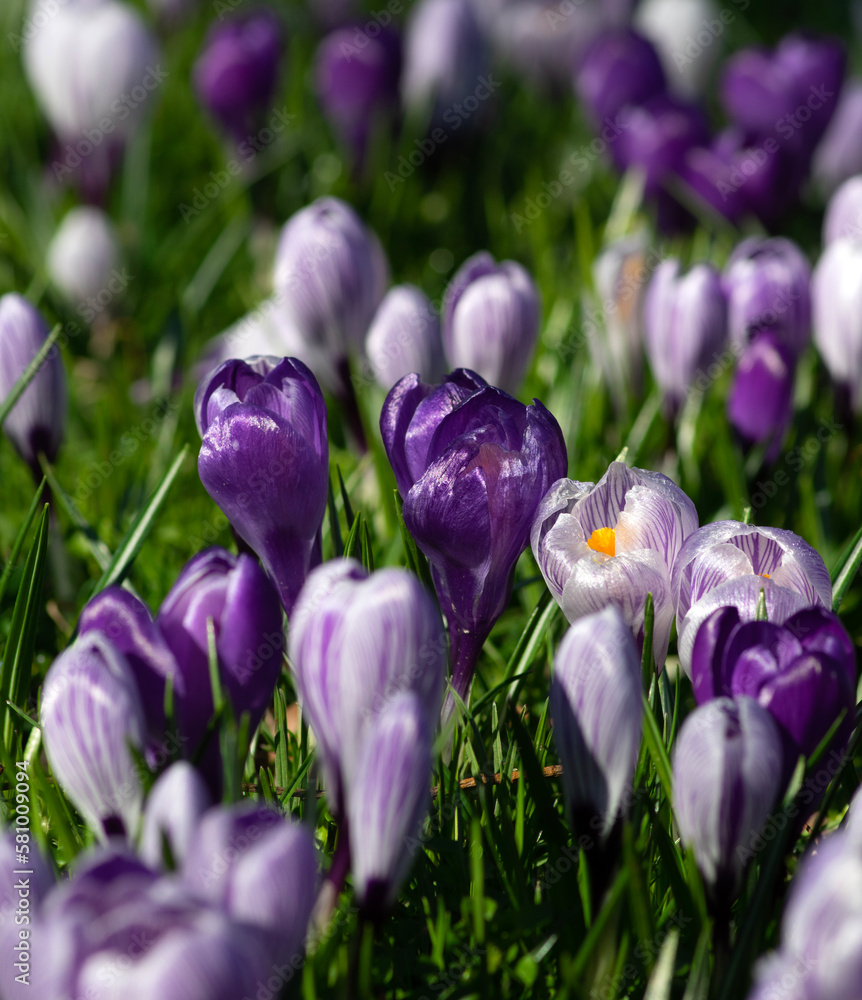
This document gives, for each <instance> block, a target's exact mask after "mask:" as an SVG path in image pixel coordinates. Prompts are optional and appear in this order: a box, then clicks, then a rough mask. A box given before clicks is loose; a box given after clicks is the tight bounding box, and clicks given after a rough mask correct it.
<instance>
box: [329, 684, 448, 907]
mask: <svg viewBox="0 0 862 1000" xmlns="http://www.w3.org/2000/svg"><path fill="white" fill-rule="evenodd" d="M431 735H432V730H431V727H430V726H429V724H428V720H427V713H426V711H425V709H424V706H423V705H422V703H421V701H420V699H419V698H418V697H417V695H415V694H413V693H408V694H403V695H400V696H399V697H398V698H396V699H395V700H394V701H393V702H392V703H391V704H390V705H389V707H388V708H387V709H386V710H385V711H384V712H383V714H382V715H381V716H380V718H379V719H378V720H377V722H376V723H375V724H374V725H373V726H372V727H370V728H369V729H368V731H367V732H366V735H365V738H364V739H363V742H362V745H361V748H360V751H359V760H358V767H357V769H356V774H355V776H354V778H353V780H352V782H351V784H350V786H349V788H348V793H347V812H348V822H349V826H350V837H351V840H350V844H351V856H352V866H353V884H354V889H355V892H356V897H357V901H358V902H359V905H360V907H362V908H363V909H364V910H365V911H366V913H367V914H368V915H369V916H373V917H377V916H381V915H382V914H383V913H385V911H386V910H387V909H388V908H389V907H390V906H391V905H392V904H393V903H394V901H395V897H396V896H397V894H398V890H399V888H400V887H401V883H402V882H403V881H404V879H405V877H406V876H407V873H408V871H409V869H410V864H411V862H412V859H413V854H414V850H413V849H411V845H412V844H413V842H414V841H415V840H417V839H418V838H419V835H420V832H421V826H422V821H423V818H424V817H425V815H426V813H427V811H428V801H429V796H428V784H429V779H430V775H431Z"/></svg>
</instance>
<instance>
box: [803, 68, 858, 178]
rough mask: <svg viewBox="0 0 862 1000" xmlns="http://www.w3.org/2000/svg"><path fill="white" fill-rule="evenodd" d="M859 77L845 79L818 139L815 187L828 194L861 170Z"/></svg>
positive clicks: (815, 159)
mask: <svg viewBox="0 0 862 1000" xmlns="http://www.w3.org/2000/svg"><path fill="white" fill-rule="evenodd" d="M860 133H862V79H859V78H858V77H856V78H854V79H852V80H848V81H847V82H846V83H845V84H844V86H843V87H842V89H841V96H840V97H839V99H838V107H837V108H836V109H835V114H834V115H833V117H832V120H831V121H830V122H829V127H828V128H827V129H826V132H825V133H824V135H823V138H822V139H821V140H820V144H819V145H818V147H817V149H816V151H815V153H814V163H813V165H812V174H813V176H814V180H815V181H816V182H817V185H818V187H819V188H820V189H821V190H822V191H824V192H825V193H826V194H831V193H832V192H834V191H835V190H836V188H838V186H839V185H841V184H843V183H844V182H845V181H847V180H849V179H850V178H851V177H854V176H855V175H856V174H858V173H862V141H860V138H859V137H860Z"/></svg>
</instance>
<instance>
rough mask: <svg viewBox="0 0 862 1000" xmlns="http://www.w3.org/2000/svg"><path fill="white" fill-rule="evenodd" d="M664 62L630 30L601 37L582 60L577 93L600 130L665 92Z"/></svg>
mask: <svg viewBox="0 0 862 1000" xmlns="http://www.w3.org/2000/svg"><path fill="white" fill-rule="evenodd" d="M665 87H666V83H665V76H664V70H663V69H662V66H661V60H660V59H659V57H658V54H657V53H656V50H655V48H654V47H653V45H652V43H651V42H648V41H647V40H646V38H644V37H643V36H642V35H639V34H637V32H634V31H630V30H629V29H622V30H619V31H609V32H607V33H606V34H603V35H600V36H599V37H598V38H597V39H596V40H595V41H594V42H593V43H592V45H590V47H589V48H588V49H587V51H586V52H585V53H584V55H583V57H582V58H581V61H580V64H579V65H578V67H577V69H576V72H575V90H576V92H577V95H578V98H579V99H580V102H581V104H582V105H583V106H584V108H585V110H586V111H587V113H588V115H589V116H590V118H591V119H592V121H593V125H594V126H595V127H597V128H599V127H601V125H602V124H604V123H606V122H607V121H608V120H610V121H613V120H615V119H616V117H617V115H618V114H619V113H620V112H621V111H622V110H623V108H625V107H626V106H627V105H639V104H644V103H646V102H647V101H648V100H649V99H650V98H652V97H656V96H657V95H659V94H663V93H664V92H665Z"/></svg>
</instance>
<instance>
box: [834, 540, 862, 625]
mask: <svg viewBox="0 0 862 1000" xmlns="http://www.w3.org/2000/svg"><path fill="white" fill-rule="evenodd" d="M860 563H862V528H860V529H859V530H858V531H857V532H856V536H855V538H854V539H853V541H852V542H851V543H850V544H849V545H848V546H847V548H846V549H845V550H844V552H843V553H842V554H841V556H840V557H839V559H838V562H837V563H836V564H835V568H834V569H833V570H832V610H833V611H837V610H838V609H839V608H840V607H841V602H842V601H843V600H844V597H845V595H846V594H847V591H848V590H849V589H850V584H851V583H852V582H853V578H854V577H855V576H856V572H857V570H858V569H859V565H860Z"/></svg>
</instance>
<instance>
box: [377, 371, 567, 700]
mask: <svg viewBox="0 0 862 1000" xmlns="http://www.w3.org/2000/svg"><path fill="white" fill-rule="evenodd" d="M380 430H381V433H382V435H383V443H384V445H385V447H386V453H387V455H388V456H389V461H390V462H391V464H392V468H393V470H394V472H395V479H396V482H397V483H398V489H399V490H400V492H401V496H402V497H403V498H404V522H405V524H406V525H407V528H408V530H409V531H410V533H411V534H412V535H413V538H414V539H415V540H416V544H417V545H418V546H419V548H420V549H421V550H422V551H423V552H424V553H425V555H426V556H427V557H428V559H429V561H430V563H431V573H432V576H433V578H434V587H435V589H436V591H437V598H438V600H439V602H440V607H441V608H442V610H443V613H444V614H445V616H446V620H447V623H448V627H449V641H450V655H451V662H452V684H453V686H454V688H455V691H456V692H457V693H458V695H459V696H460V697H461V698H466V697H467V696H468V693H469V690H470V684H471V681H472V678H473V671H474V669H475V664H476V659H477V658H478V655H479V651H480V650H481V648H482V645H483V643H484V641H485V639H486V638H487V637H488V634H489V633H490V631H491V629H492V627H493V625H494V623H495V622H496V620H497V619H498V618H499V617H500V615H501V614H502V613H503V611H505V609H506V606H507V605H508V603H509V598H510V597H511V593H512V579H513V575H514V570H515V563H516V562H517V561H518V557H519V556H520V554H521V552H523V550H524V548H525V547H526V545H527V543H528V541H529V537H530V525H531V524H532V522H533V517H534V515H535V512H536V509H537V508H538V506H539V501H540V500H541V498H542V497H543V496H544V494H545V492H546V491H547V490H548V488H549V487H550V485H551V483H553V482H554V481H555V480H556V479H559V478H560V476H562V475H564V474H565V471H566V463H567V459H566V446H565V443H564V441H563V435H562V432H561V431H560V427H559V425H558V424H557V421H556V420H555V419H554V417H553V416H552V415H551V414H550V413H549V412H548V411H547V410H546V409H545V407H544V406H543V405H542V404H541V403H540V402H539V401H538V400H534V401H533V405H532V406H524V405H523V404H522V403H519V402H518V401H517V400H515V399H512V397H511V396H507V395H506V393H504V392H501V391H500V390H499V389H495V388H493V387H492V386H489V385H487V384H486V383H485V382H484V380H483V379H481V378H480V377H479V376H478V375H476V374H475V372H471V371H468V370H466V369H457V370H456V371H454V372H452V374H450V375H448V376H447V377H446V379H444V381H443V382H442V383H441V384H440V385H439V386H436V387H432V386H429V385H425V384H424V383H422V382H421V381H420V380H419V378H418V376H416V375H408V376H406V377H405V378H403V379H401V381H400V382H398V383H397V384H396V385H395V386H394V387H393V388H392V390H391V392H390V393H389V395H388V396H387V397H386V402H385V403H384V404H383V412H382V414H381V417H380ZM453 707H454V706H453V704H452V703H451V702H448V701H447V708H446V713H447V715H448V713H449V712H450V711H451V709H452V708H453Z"/></svg>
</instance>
